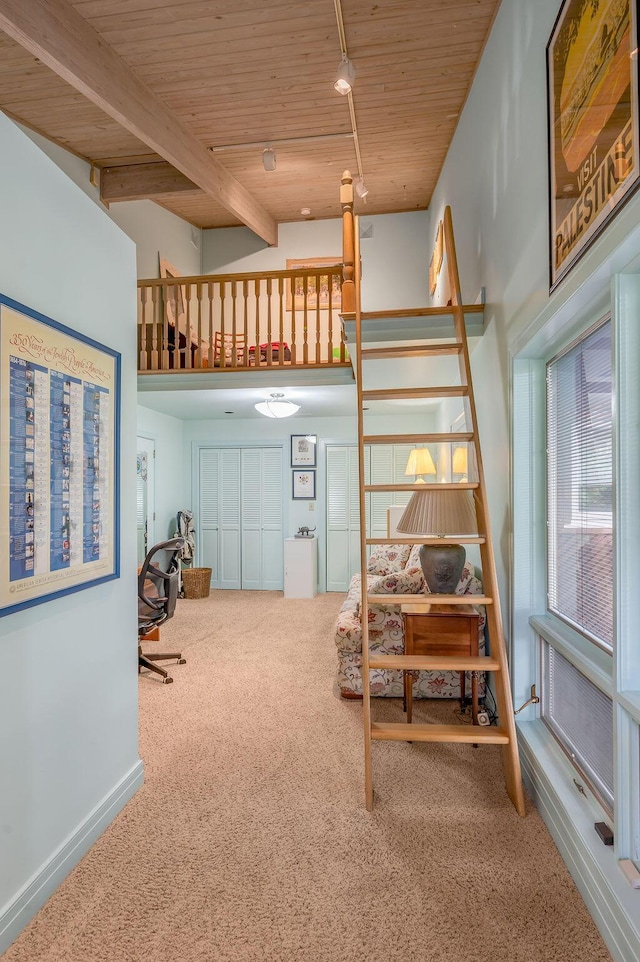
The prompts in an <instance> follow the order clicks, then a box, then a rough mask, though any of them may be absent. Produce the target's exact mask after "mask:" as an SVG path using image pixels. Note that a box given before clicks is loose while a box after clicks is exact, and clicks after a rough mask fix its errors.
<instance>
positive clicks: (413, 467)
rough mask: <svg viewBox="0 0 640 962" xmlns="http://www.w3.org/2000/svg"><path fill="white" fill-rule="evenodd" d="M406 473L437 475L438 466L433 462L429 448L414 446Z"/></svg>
mask: <svg viewBox="0 0 640 962" xmlns="http://www.w3.org/2000/svg"><path fill="white" fill-rule="evenodd" d="M404 473H405V475H410V474H413V475H415V476H417V475H419V474H433V475H435V473H436V466H435V464H434V463H433V458H432V457H431V451H430V450H429V448H413V450H412V451H411V454H410V455H409V460H408V461H407V467H406V468H405V472H404Z"/></svg>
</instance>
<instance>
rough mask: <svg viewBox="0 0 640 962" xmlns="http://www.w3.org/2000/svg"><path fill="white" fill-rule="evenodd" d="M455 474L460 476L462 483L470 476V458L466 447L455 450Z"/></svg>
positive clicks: (453, 470) (453, 466)
mask: <svg viewBox="0 0 640 962" xmlns="http://www.w3.org/2000/svg"><path fill="white" fill-rule="evenodd" d="M451 470H452V473H453V474H459V475H461V476H462V477H461V478H460V480H461V481H466V480H467V476H468V474H469V456H468V454H467V448H466V447H458V448H454V451H453V463H452V465H451Z"/></svg>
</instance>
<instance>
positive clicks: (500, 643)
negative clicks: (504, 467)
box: [343, 181, 525, 815]
mask: <svg viewBox="0 0 640 962" xmlns="http://www.w3.org/2000/svg"><path fill="white" fill-rule="evenodd" d="M343 184H344V181H343ZM346 199H347V198H343V211H344V212H345V213H348V211H346V210H345V203H344V200H346ZM347 233H348V230H347V231H346V234H347ZM358 233H359V232H358V230H357V225H356V229H355V230H353V237H354V258H353V260H354V262H355V264H354V266H355V278H354V280H355V283H354V295H355V296H354V300H355V305H354V306H355V320H356V381H357V389H358V457H359V461H358V464H359V472H360V561H361V568H362V586H363V589H364V590H363V597H362V616H361V617H362V688H363V715H364V744H365V797H366V806H367V809H368V810H369V811H371V810H372V808H373V780H372V759H371V747H372V742H373V741H378V740H387V741H411V742H418V741H420V742H457V743H460V742H465V743H469V744H476V745H483V744H494V745H495V744H497V745H501V746H502V752H503V765H504V774H505V782H506V788H507V792H508V794H509V797H510V798H511V800H512V802H513V804H514V806H515V808H516V810H517V812H518V814H519V815H524V814H525V803H524V795H523V790H522V780H521V775H520V760H519V756H518V745H517V739H516V728H515V719H514V713H513V705H512V700H511V690H510V686H509V674H508V665H507V654H506V647H505V640H504V634H503V629H502V618H501V614H500V602H499V599H498V587H497V582H496V571H495V561H494V555H493V547H492V540H491V530H490V527H489V514H488V510H487V496H486V489H485V482H484V473H483V468H482V457H481V453H480V445H479V443H478V427H477V420H476V408H475V401H474V396H473V387H472V384H471V369H470V365H469V350H468V346H467V336H466V330H465V319H464V308H463V305H462V297H461V293H460V281H459V277H458V264H457V258H456V251H455V245H454V240H453V225H452V220H451V210H450V208H449V207H447V209H446V211H445V215H444V243H445V257H446V263H447V270H448V278H449V287H450V291H451V306H450V307H448V308H446V309H443V310H446V311H447V312H448V313H449V314H450V315H451V317H452V319H453V330H454V335H455V341H452V342H451V343H448V344H442V343H441V344H432V345H421V346H416V345H412V346H407V347H404V346H402V345H398V346H392V347H364V348H363V344H362V311H361V302H360V251H359V238H358ZM346 234H345V236H346ZM407 313H408V314H409V313H412V312H407ZM413 313H415V312H413ZM423 336H424V337H425V338H426V337H428V333H425V334H424V335H423ZM443 355H454V356H457V358H458V367H459V371H460V384H458V385H455V386H450V387H401V388H398V389H397V390H382V389H376V390H363V378H362V374H363V366H364V365H366V364H367V362H368V361H371V360H373V361H378V360H381V359H385V358H388V359H390V360H392V361H397V360H398V359H400V358H407V357H419V356H422V357H438V356H443ZM405 383H406V382H405ZM456 396H459V397H462V398H464V399H465V401H464V402H463V403H464V404H465V408H466V428H467V430H466V432H465V433H438V434H433V433H429V434H420V435H417V434H391V435H367V434H366V433H365V429H364V420H365V414H364V407H366V406H367V403H368V402H369V401H374V400H379V399H387V398H396V399H397V398H431V397H434V398H436V397H437V398H442V397H456ZM401 442H405V443H407V442H409V443H413V444H422V445H424V444H430V443H441V442H467V443H468V451H469V455H471V453H473V454H474V455H475V467H476V469H477V481H465V482H459V483H435V484H426V485H425V484H424V483H420V484H383V485H381V484H376V485H374V484H364V483H363V482H364V478H365V462H364V451H365V445H369V444H396V443H401ZM472 460H473V458H472V457H471V456H469V463H471V461H472ZM452 488H457V489H460V488H463V489H468V490H471V491H472V492H473V502H474V505H475V513H476V520H477V526H478V527H477V530H478V532H479V536H478V537H465V538H459V537H450V538H438V543H439V544H459V543H463V544H478V545H479V550H480V558H481V563H482V578H483V585H484V594H482V595H473V596H470V595H456V594H454V595H442V594H441V595H435V594H429V595H427V596H425V599H424V600H425V601H428V602H429V604H430V605H432V606H434V605H436V606H439V605H468V604H469V603H470V602H472V603H473V604H478V605H486V612H487V615H486V617H487V624H488V628H489V639H490V643H491V657H479V658H469V657H468V656H467V657H464V658H462V657H460V658H456V657H452V656H447V657H444V656H443V657H434V656H429V657H425V656H413V655H409V656H408V655H385V656H379V655H373V656H372V655H371V654H370V652H369V619H368V613H369V607H370V606H371V605H398V604H399V603H400V601H401V600H402V598H404V599H405V600H409V598H410V597H411V596H401V597H399V596H398V595H393V594H390V595H380V594H375V595H368V594H367V593H366V585H367V546H368V545H372V544H390V543H393V544H415V543H418V544H424V543H427V544H429V543H433V541H434V539H433V538H431V539H427V538H422V539H421V538H417V537H415V536H414V537H411V538H397V537H396V538H386V539H381V538H367V536H366V533H367V532H366V511H365V494H366V492H368V491H420V490H422V491H424V490H426V489H431V490H433V491H436V492H441V491H446V490H447V489H452ZM411 600H413V598H412V599H411ZM370 669H396V670H398V669H400V670H404V671H407V670H415V671H419V670H424V671H434V670H436V671H437V670H441V671H444V670H446V671H465V670H466V671H469V670H476V671H482V672H492V673H493V677H494V688H495V697H496V704H497V711H498V720H499V725H498V726H494V725H489V726H486V727H485V726H477V725H460V724H453V725H430V724H427V725H419V724H411V725H409V724H406V723H399V724H381V723H379V722H375V721H372V720H371V691H370V682H369V671H370Z"/></svg>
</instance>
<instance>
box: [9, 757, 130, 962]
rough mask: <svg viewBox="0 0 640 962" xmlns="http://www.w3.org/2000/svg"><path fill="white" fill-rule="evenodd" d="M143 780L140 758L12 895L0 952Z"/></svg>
mask: <svg viewBox="0 0 640 962" xmlns="http://www.w3.org/2000/svg"><path fill="white" fill-rule="evenodd" d="M142 783H143V766H142V761H141V760H138V761H137V762H136V764H135V765H133V767H132V768H131V769H130V770H129V771H128V772H127V774H126V775H125V776H124V777H123V778H122V779H121V780H120V781H119V782H118V784H117V785H115V787H114V788H113V789H112V790H111V791H110V792H109V794H108V795H106V796H105V798H104V799H103V800H102V801H101V802H100V803H99V804H98V805H97V806H96V807H95V808H94V809H93V811H92V812H90V813H89V815H88V816H87V818H85V819H84V821H83V822H81V823H80V825H79V826H78V828H77V829H76V830H75V832H74V833H73V835H71V836H70V837H69V838H68V839H67V841H66V842H64V844H63V845H61V846H60V848H59V849H58V850H57V851H56V852H55V854H54V855H53V856H52V857H51V858H50V859H49V861H48V862H46V863H45V864H44V865H43V867H42V868H41V869H40V871H39V872H38V873H37V874H36V875H34V877H33V878H32V879H31V881H30V882H28V883H27V884H26V885H25V887H24V888H23V889H22V890H21V891H20V892H19V893H18V895H17V896H16V897H15V899H13V901H11V902H9V904H8V907H7V908H6V910H5V911H4V912H3V913H2V915H0V955H1V954H2V953H3V952H5V951H6V950H7V949H8V948H9V946H10V945H11V943H12V942H13V941H14V939H15V938H17V936H18V935H19V933H20V932H21V931H22V929H23V928H24V927H25V925H27V923H28V922H30V921H31V919H32V918H33V917H34V915H35V914H36V913H37V912H38V911H39V910H40V909H41V908H42V906H43V905H44V904H45V902H46V901H47V899H48V898H49V897H50V896H51V895H52V894H53V892H54V891H55V890H56V889H57V887H58V886H59V885H60V883H61V882H62V881H63V879H65V878H66V877H67V875H68V874H69V872H71V870H72V869H73V868H75V866H76V865H77V864H78V862H79V861H80V859H81V858H82V857H83V856H84V855H86V853H87V852H88V851H89V849H90V848H91V846H92V845H93V843H94V842H95V841H96V839H97V838H99V836H100V835H101V834H102V832H104V830H105V828H106V827H107V826H108V825H109V824H110V823H111V822H112V821H113V819H114V818H115V817H116V815H117V814H118V812H120V811H121V810H122V809H123V808H124V806H125V805H126V804H127V802H128V801H129V799H130V798H131V797H132V796H133V795H134V794H135V793H136V792H137V790H138V789H139V788H140V787H141V785H142Z"/></svg>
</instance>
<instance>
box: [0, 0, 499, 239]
mask: <svg viewBox="0 0 640 962" xmlns="http://www.w3.org/2000/svg"><path fill="white" fill-rule="evenodd" d="M498 5H499V0H378V2H373V0H342V14H343V22H344V37H345V41H346V47H347V50H348V54H349V57H350V59H351V61H352V63H353V64H354V65H355V68H356V78H355V83H354V88H353V105H354V113H355V119H356V125H357V133H358V143H359V148H360V155H361V161H362V173H363V175H364V179H365V182H366V185H367V188H368V190H369V194H368V196H367V198H366V203H365V201H363V200H361V199H357V210H358V211H359V212H360V213H361V214H379V213H389V212H395V211H406V210H416V209H424V208H426V207H427V206H428V204H429V200H430V198H431V194H432V191H433V188H434V186H435V183H436V181H437V178H438V174H439V172H440V169H441V167H442V164H443V162H444V158H445V155H446V151H447V148H448V145H449V143H450V140H451V137H452V135H453V132H454V130H455V126H456V123H457V118H458V116H459V113H460V111H461V109H462V106H463V104H464V101H465V98H466V95H467V92H468V90H469V87H470V84H471V82H472V79H473V75H474V72H475V69H476V66H477V62H478V59H479V56H480V54H481V52H482V49H483V46H484V42H485V40H486V38H487V35H488V33H489V30H490V28H491V25H492V22H493V18H494V16H495V13H496V11H497V7H498ZM52 6H53V8H54V10H53V12H52ZM54 15H55V18H56V19H55V24H54V21H53V20H52V21H51V23H48V22H47V17H53V16H54ZM78 15H79V17H80V18H82V21H84V22H80V20H79V19H78ZM63 21H64V23H66V29H67V30H68V31H69V38H70V39H69V42H68V43H66V42H65V40H66V38H65V35H64V34H63V33H61V34H60V36H59V37H56V40H57V43H58V48H57V49H56V50H52V47H51V46H48V44H49V43H50V35H51V33H53V32H55V31H57V29H58V25H59V24H60V23H63ZM0 25H1V26H2V28H3V29H4V30H6V31H7V32H6V33H4V32H0V109H2V110H4V111H5V112H6V113H7V114H8V115H9V116H10V117H13V118H15V119H16V120H19V121H20V122H22V123H24V124H25V125H27V126H28V127H31V128H33V129H34V130H36V131H38V132H40V133H41V134H43V135H44V136H45V137H47V138H49V139H51V140H53V141H55V142H56V143H58V144H61V145H62V146H64V147H66V148H67V149H69V150H71V151H73V152H74V153H76V154H78V155H80V156H81V157H83V158H85V159H86V160H88V161H90V162H91V163H93V164H95V165H96V166H97V167H99V168H103V171H102V184H103V190H104V195H105V199H110V200H112V201H113V199H114V198H119V199H129V198H133V197H135V198H140V197H149V198H150V199H152V200H155V201H156V202H157V203H159V204H161V205H162V206H163V207H166V208H167V209H168V210H171V211H173V212H174V213H175V214H177V215H179V216H180V217H182V218H184V219H185V220H187V221H189V222H190V223H192V224H194V225H196V226H198V227H226V226H231V225H234V224H238V223H241V222H245V223H249V224H250V226H251V227H252V229H254V230H256V232H257V233H260V235H261V236H263V237H265V238H266V239H268V240H269V242H271V243H272V242H273V234H272V233H271V231H270V227H269V222H270V219H271V218H272V219H273V222H275V223H278V222H284V221H296V220H304V219H308V218H309V217H312V218H323V217H335V216H338V215H339V204H338V190H339V183H340V177H341V174H342V171H343V169H345V168H349V169H350V170H352V172H353V173H354V176H355V175H356V174H357V171H358V164H357V159H356V152H355V146H354V140H353V137H352V136H351V134H352V119H351V115H350V110H349V103H348V98H347V97H343V96H340V95H339V94H337V93H336V92H335V90H334V89H333V81H334V79H335V74H336V70H337V68H338V64H339V62H340V55H341V49H340V39H339V32H338V27H337V22H336V9H335V6H334V0H288V2H286V3H285V2H281V0H273V2H271V3H265V2H264V0H55V2H53V0H0ZM87 25H88V27H90V28H92V30H93V31H95V37H94V38H92V36H91V35H90V34H89V33H87V34H86V36H85V34H84V29H85V27H86V26H87ZM79 28H82V29H79ZM39 31H41V33H42V36H43V37H45V39H44V40H43V41H40V40H38V39H37V38H36V39H35V40H34V39H33V38H34V35H35V34H37V33H38V32H39ZM74 34H76V40H77V37H78V36H80V35H82V38H83V47H82V49H83V51H86V52H87V61H88V63H87V65H80V66H78V64H77V61H78V60H81V59H82V57H81V56H80V55H79V54H78V50H79V48H78V47H76V48H75V49H76V53H75V54H74V46H73V40H74V38H73V35H74ZM93 40H95V43H96V46H95V51H94V50H93V48H92V43H93ZM105 44H106V45H108V46H109V47H110V48H111V51H113V52H115V54H116V55H117V57H118V58H119V61H120V63H121V66H122V74H121V75H120V72H119V66H120V63H119V62H118V61H117V60H115V59H114V60H109V57H111V51H106V54H108V56H105V57H104V58H103V57H102V56H101V52H102V53H105V50H104V45H105ZM94 60H97V61H101V60H103V61H104V63H103V67H104V71H105V72H104V74H103V75H102V78H101V76H100V73H99V72H97V73H96V74H95V75H94V77H93V78H89V79H88V80H87V79H86V76H87V74H88V72H91V68H92V62H93V61H94ZM45 64H49V65H45ZM51 68H53V69H51ZM83 69H84V73H83ZM54 70H55V71H56V72H54ZM116 74H117V75H118V76H117V80H116ZM104 77H109V78H110V81H109V83H107V84H106V89H105V83H104ZM63 78H64V79H63ZM136 80H139V81H141V82H142V84H143V85H145V87H146V88H148V91H150V92H151V93H150V94H148V95H147V97H145V96H144V93H145V88H144V87H140V88H139V90H138V103H137V104H136V103H134V100H133V98H132V100H131V104H128V103H127V98H126V96H125V97H124V98H123V97H122V96H121V93H122V90H124V89H125V88H127V87H129V88H136V83H135V82H134V81H136ZM92 83H93V85H94V87H96V88H97V89H96V90H95V91H92V90H91V89H90V88H91V85H92ZM72 84H73V85H72ZM118 84H120V89H118ZM111 88H113V89H111ZM89 97H91V99H89ZM145 100H148V102H149V103H150V104H151V106H150V107H148V104H145V103H142V105H141V104H140V101H145ZM98 104H99V105H98ZM147 107H148V110H147V113H148V114H149V115H150V116H149V117H146V116H143V115H142V114H139V115H138V114H137V112H136V111H137V110H138V109H139V108H140V109H142V110H143V113H144V110H145V109H146V108H147ZM116 117H117V118H118V119H115V118H116ZM174 121H175V122H177V123H178V124H179V125H181V126H179V127H175V126H172V125H173V123H174ZM154 124H155V128H154ZM149 130H151V132H150V133H149ZM170 131H173V134H171V133H170ZM156 132H157V136H156ZM340 134H341V135H343V136H341V137H333V136H332V137H331V138H329V139H324V138H325V137H326V135H340ZM298 138H300V139H298ZM291 139H293V140H295V142H293V143H280V141H283V140H291ZM196 141H198V142H199V144H200V145H203V146H205V147H207V148H219V147H225V148H226V149H224V150H213V151H207V152H206V153H203V154H202V156H200V151H199V150H198V144H196ZM150 144H152V145H153V146H150ZM247 144H255V146H243V145H247ZM229 145H236V146H229ZM266 145H273V147H274V149H275V151H276V158H277V164H276V169H275V170H274V171H269V172H267V171H265V170H264V168H263V165H262V149H263V147H264V146H266ZM196 155H198V156H197V160H196ZM191 157H193V158H194V161H193V165H192V164H191V161H190V158H191ZM207 158H210V160H211V163H212V167H211V170H208V169H207V163H208V161H207ZM149 165H152V166H149ZM220 165H221V167H222V168H223V170H221V169H220ZM220 175H222V180H221V181H220V183H221V184H222V186H221V187H220V189H217V188H216V189H211V184H213V186H214V188H215V182H216V178H219V177H220ZM228 175H231V177H228ZM209 178H211V180H210V179H209ZM225 178H226V179H225ZM194 180H197V183H194V182H193V181H194ZM236 182H237V183H236ZM203 186H204V188H205V189H202V187H203ZM229 192H231V195H232V201H230V200H229V197H230V193H229ZM247 198H248V199H247ZM252 201H254V202H255V204H254V205H253V206H252ZM303 208H310V210H311V214H310V215H306V214H302V213H301V210H302V209H303Z"/></svg>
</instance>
